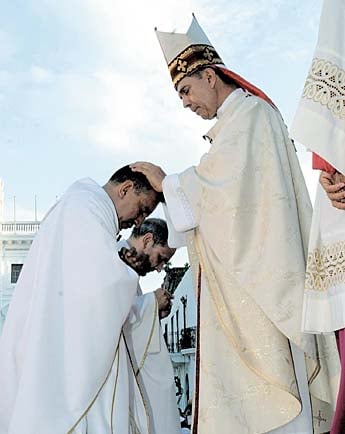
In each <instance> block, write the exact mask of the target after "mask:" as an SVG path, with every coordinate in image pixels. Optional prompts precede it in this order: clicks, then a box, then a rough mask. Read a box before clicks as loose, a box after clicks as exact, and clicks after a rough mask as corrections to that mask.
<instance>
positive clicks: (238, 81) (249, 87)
mask: <svg viewBox="0 0 345 434" xmlns="http://www.w3.org/2000/svg"><path fill="white" fill-rule="evenodd" d="M217 68H219V69H221V70H222V71H223V72H224V74H225V75H227V76H228V77H229V78H231V79H232V80H233V81H234V82H235V83H236V84H237V85H238V86H239V87H241V88H242V89H245V90H247V91H248V92H250V93H252V94H253V95H255V96H258V97H259V98H261V99H263V100H264V101H266V102H268V104H271V106H272V107H274V108H277V107H276V105H275V104H274V102H273V101H272V100H271V98H269V97H268V96H267V95H266V94H265V92H263V91H262V90H261V89H259V88H258V87H256V86H254V84H251V83H249V81H247V80H245V79H244V78H243V77H241V76H240V75H238V74H235V73H234V72H232V71H230V69H227V68H222V67H221V66H218V67H217Z"/></svg>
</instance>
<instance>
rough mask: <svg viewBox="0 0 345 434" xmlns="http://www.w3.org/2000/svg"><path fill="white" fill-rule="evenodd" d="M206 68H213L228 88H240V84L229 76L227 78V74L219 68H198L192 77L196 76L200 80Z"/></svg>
mask: <svg viewBox="0 0 345 434" xmlns="http://www.w3.org/2000/svg"><path fill="white" fill-rule="evenodd" d="M206 68H211V69H213V71H214V72H215V73H216V75H217V76H218V77H219V78H220V79H221V80H222V81H223V82H224V83H225V84H227V85H228V86H232V87H238V84H237V83H236V82H235V81H234V80H233V79H232V78H230V77H229V76H227V75H226V74H224V72H223V71H222V70H221V69H220V68H218V66H201V67H200V68H198V69H197V70H196V71H193V72H192V73H191V74H190V76H192V75H196V76H197V77H198V78H201V77H202V72H203V71H204V70H205V69H206Z"/></svg>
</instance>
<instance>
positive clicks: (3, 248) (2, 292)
mask: <svg viewBox="0 0 345 434" xmlns="http://www.w3.org/2000/svg"><path fill="white" fill-rule="evenodd" d="M39 225H40V223H39V222H38V221H16V220H15V213H14V218H13V219H12V220H7V221H4V183H3V181H2V180H1V179H0V333H1V331H2V328H3V325H4V322H5V318H6V314H7V310H8V306H9V304H10V301H11V298H12V295H13V291H14V287H15V285H16V282H17V280H18V277H19V273H20V271H21V269H22V266H23V264H24V260H25V257H26V255H27V253H28V251H29V249H30V246H31V243H32V241H33V239H34V237H35V234H36V232H37V231H38V229H39Z"/></svg>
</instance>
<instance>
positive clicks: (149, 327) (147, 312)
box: [119, 241, 181, 434]
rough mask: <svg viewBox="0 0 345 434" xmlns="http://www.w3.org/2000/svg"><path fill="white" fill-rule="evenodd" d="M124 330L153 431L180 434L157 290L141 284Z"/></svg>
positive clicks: (156, 433)
mask: <svg viewBox="0 0 345 434" xmlns="http://www.w3.org/2000/svg"><path fill="white" fill-rule="evenodd" d="M119 244H120V245H123V244H124V241H120V243H119ZM123 332H124V338H125V340H126V345H127V347H128V350H129V354H130V358H131V363H132V365H133V368H134V372H135V375H136V378H137V380H138V382H139V384H140V387H141V390H142V393H143V396H144V401H145V405H146V409H147V411H148V414H149V417H150V434H179V432H180V429H181V428H180V416H179V413H178V408H177V403H176V389H175V380H174V372H173V368H172V364H171V360H170V356H169V353H168V349H167V347H166V344H165V341H164V337H163V334H162V330H161V325H160V321H159V313H158V304H157V300H156V296H155V294H154V293H153V292H150V293H147V294H143V293H142V291H141V288H140V286H138V289H137V297H136V298H135V302H134V304H133V306H132V309H131V312H130V315H129V317H128V319H127V321H126V323H125V325H124V328H123Z"/></svg>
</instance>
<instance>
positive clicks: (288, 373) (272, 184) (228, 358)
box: [163, 90, 339, 434]
mask: <svg viewBox="0 0 345 434" xmlns="http://www.w3.org/2000/svg"><path fill="white" fill-rule="evenodd" d="M207 136H208V137H209V139H210V141H211V147H210V149H209V152H208V153H207V154H205V155H204V156H203V157H202V158H201V161H200V164H199V165H198V166H197V167H191V168H189V169H187V170H186V171H185V172H183V173H181V174H180V175H179V176H178V183H177V184H179V185H175V187H176V189H175V190H176V194H177V196H179V197H180V202H181V203H182V209H184V210H185V215H186V216H187V220H188V219H189V220H190V223H191V224H192V222H193V221H194V226H196V228H195V230H194V231H193V232H192V233H190V235H189V237H188V238H189V242H188V248H189V254H190V260H191V263H192V265H194V268H195V270H196V269H197V264H198V263H200V264H201V269H202V275H203V279H204V282H205V284H204V285H202V289H201V293H200V296H199V308H200V318H199V326H200V328H199V332H200V336H199V342H198V350H199V355H200V376H199V378H197V379H196V384H199V388H198V390H197V398H198V400H199V403H198V405H197V404H196V407H197V408H195V411H197V412H198V414H197V415H196V416H197V417H195V418H194V422H197V426H196V423H194V433H198V434H209V433H212V432H217V433H221V434H228V433H229V432H233V433H236V434H253V433H266V432H269V431H270V430H273V429H275V428H278V427H281V426H283V425H286V424H288V423H289V422H291V421H292V420H293V419H294V418H296V417H297V416H298V414H299V413H300V412H301V410H302V406H301V398H300V393H299V391H298V387H297V382H296V375H295V372H294V364H293V358H292V354H291V350H290V342H291V343H293V344H294V345H296V347H298V348H300V349H302V350H303V351H305V352H306V358H307V366H308V378H309V381H310V383H311V385H310V391H311V394H312V406H313V422H314V430H315V433H319V432H325V431H327V430H328V429H329V426H330V421H331V418H332V406H331V405H330V404H329V403H332V402H333V401H334V395H335V390H336V388H337V381H338V374H339V360H338V356H337V351H336V346H335V342H334V337H333V336H331V337H329V338H326V337H324V341H320V345H319V346H317V343H316V338H315V337H313V336H310V335H303V334H302V333H301V331H300V328H301V315H302V300H303V287H304V277H305V251H306V246H307V240H308V232H309V225H310V217H311V206H310V201H309V197H308V194H307V190H306V187H305V183H304V179H303V176H302V174H301V171H300V168H299V165H298V161H297V157H296V153H295V149H294V147H293V145H292V143H291V141H290V140H289V138H288V135H287V131H286V128H285V126H284V124H283V121H282V119H281V116H280V114H279V113H278V112H277V111H275V110H274V109H272V107H271V106H269V105H268V104H267V103H265V102H264V101H262V100H261V99H258V98H256V97H254V96H252V95H250V94H248V93H244V92H242V91H241V90H238V91H236V92H235V95H233V97H232V101H231V102H230V103H229V104H228V106H227V107H226V108H225V109H224V110H223V113H221V115H220V118H219V120H218V122H217V123H216V124H215V126H214V127H213V128H212V129H211V130H210V131H209V133H208V134H207ZM168 178H169V177H168ZM169 184H170V183H169V182H168V181H166V182H164V183H163V191H164V195H165V198H166V202H167V208H168V210H169V213H170V215H171V218H172V222H173V223H174V224H175V229H176V230H178V231H185V230H188V229H189V228H190V227H189V228H188V225H186V226H185V227H183V225H181V226H179V224H178V222H177V220H179V219H178V217H176V212H175V213H174V210H173V208H174V204H173V203H172V202H171V200H170V198H171V195H170V193H169V188H171V185H169ZM170 208H171V209H170ZM174 214H175V217H176V219H175V222H174ZM326 341H327V342H326ZM286 426H287V427H288V425H286ZM302 429H303V431H302V432H305V430H304V428H302ZM277 432H278V431H277ZM279 432H291V431H284V428H282V431H279ZM294 432H298V431H294Z"/></svg>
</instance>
